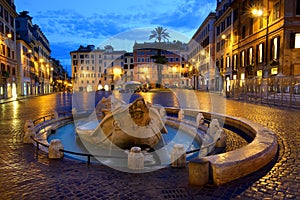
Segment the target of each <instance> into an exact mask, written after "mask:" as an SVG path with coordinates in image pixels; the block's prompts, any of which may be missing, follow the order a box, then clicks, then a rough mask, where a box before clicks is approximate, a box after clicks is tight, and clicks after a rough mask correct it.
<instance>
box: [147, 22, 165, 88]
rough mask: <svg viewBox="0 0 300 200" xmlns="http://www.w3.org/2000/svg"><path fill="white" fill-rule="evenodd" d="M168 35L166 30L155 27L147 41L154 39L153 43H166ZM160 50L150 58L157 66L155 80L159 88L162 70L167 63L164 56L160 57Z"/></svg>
mask: <svg viewBox="0 0 300 200" xmlns="http://www.w3.org/2000/svg"><path fill="white" fill-rule="evenodd" d="M169 37H170V35H169V33H168V32H167V29H164V28H163V27H160V26H159V27H157V28H155V29H154V30H153V31H151V35H150V36H149V40H151V39H153V38H155V41H158V42H159V43H160V42H161V41H162V40H163V41H166V40H167V41H168V40H169V39H168V38H169ZM161 51H162V50H161V49H159V48H158V49H157V54H156V55H155V56H151V58H152V59H155V63H156V64H157V78H158V80H157V81H158V85H159V86H161V84H162V68H163V65H164V64H166V63H167V58H166V57H165V56H162V55H161Z"/></svg>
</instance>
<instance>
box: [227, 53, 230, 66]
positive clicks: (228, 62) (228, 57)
mask: <svg viewBox="0 0 300 200" xmlns="http://www.w3.org/2000/svg"><path fill="white" fill-rule="evenodd" d="M226 67H227V68H228V67H230V56H229V55H226Z"/></svg>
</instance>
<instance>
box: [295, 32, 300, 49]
mask: <svg viewBox="0 0 300 200" xmlns="http://www.w3.org/2000/svg"><path fill="white" fill-rule="evenodd" d="M295 48H300V33H296V34H295Z"/></svg>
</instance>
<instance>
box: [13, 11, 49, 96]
mask: <svg viewBox="0 0 300 200" xmlns="http://www.w3.org/2000/svg"><path fill="white" fill-rule="evenodd" d="M15 21H16V33H17V40H16V46H17V66H18V69H17V71H18V86H17V87H18V95H22V96H23V95H25V96H26V95H38V94H47V93H50V92H51V91H52V88H51V84H52V83H51V80H52V77H51V76H52V71H51V68H52V67H51V66H50V53H51V49H50V44H49V41H48V39H47V37H46V36H45V35H44V33H43V32H42V30H41V29H40V27H39V26H38V25H37V24H32V17H30V16H29V15H28V12H27V11H23V12H20V14H19V15H18V16H17V17H16V20H15Z"/></svg>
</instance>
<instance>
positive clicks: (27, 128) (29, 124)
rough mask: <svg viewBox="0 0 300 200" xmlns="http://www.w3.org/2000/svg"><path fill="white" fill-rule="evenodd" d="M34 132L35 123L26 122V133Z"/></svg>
mask: <svg viewBox="0 0 300 200" xmlns="http://www.w3.org/2000/svg"><path fill="white" fill-rule="evenodd" d="M33 130H34V124H33V121H32V120H31V119H29V120H26V122H25V124H24V132H27V131H33Z"/></svg>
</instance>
